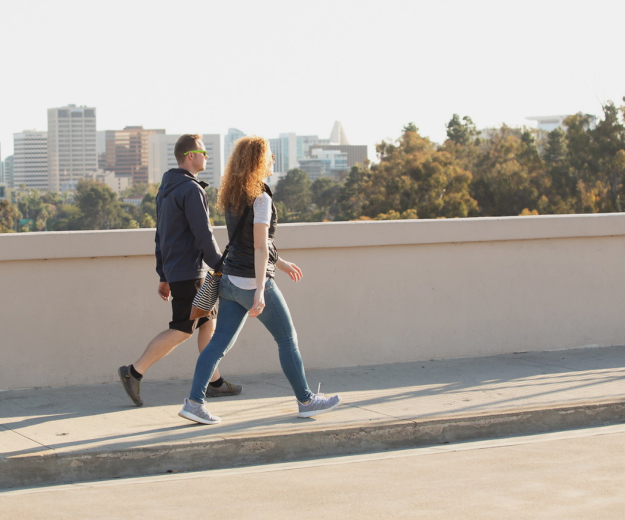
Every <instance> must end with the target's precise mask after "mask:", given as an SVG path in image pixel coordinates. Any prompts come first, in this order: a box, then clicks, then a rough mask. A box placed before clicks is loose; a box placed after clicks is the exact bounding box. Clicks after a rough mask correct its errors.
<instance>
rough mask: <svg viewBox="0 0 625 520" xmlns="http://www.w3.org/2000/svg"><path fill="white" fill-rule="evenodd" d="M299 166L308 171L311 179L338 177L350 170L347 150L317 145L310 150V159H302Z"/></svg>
mask: <svg viewBox="0 0 625 520" xmlns="http://www.w3.org/2000/svg"><path fill="white" fill-rule="evenodd" d="M365 148H366V147H365ZM299 167H300V168H301V169H302V170H304V171H305V172H306V173H308V177H309V178H310V180H311V181H315V180H317V179H318V178H320V177H332V178H335V179H336V178H338V177H339V176H340V174H341V173H345V172H347V171H348V170H349V168H348V166H347V152H341V151H340V150H323V149H321V148H317V147H316V146H315V147H313V148H312V149H311V150H310V158H309V159H300V161H299Z"/></svg>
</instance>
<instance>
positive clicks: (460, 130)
mask: <svg viewBox="0 0 625 520" xmlns="http://www.w3.org/2000/svg"><path fill="white" fill-rule="evenodd" d="M479 135H480V133H479V132H478V131H477V129H476V128H475V125H474V124H473V121H472V120H471V118H470V117H469V116H464V117H463V118H462V120H460V116H459V115H458V114H454V115H453V117H452V118H451V120H450V121H449V123H447V139H449V140H450V141H451V142H453V143H455V144H459V145H461V146H467V145H469V144H472V143H476V144H477V143H479V141H477V138H478V136H479Z"/></svg>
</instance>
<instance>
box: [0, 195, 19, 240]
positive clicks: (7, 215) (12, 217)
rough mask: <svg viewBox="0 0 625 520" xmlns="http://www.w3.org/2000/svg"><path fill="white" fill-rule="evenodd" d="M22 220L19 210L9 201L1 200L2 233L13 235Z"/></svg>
mask: <svg viewBox="0 0 625 520" xmlns="http://www.w3.org/2000/svg"><path fill="white" fill-rule="evenodd" d="M20 218H22V214H21V213H20V212H19V210H18V209H17V208H16V207H15V206H14V205H13V204H11V203H10V202H9V201H8V200H6V199H5V200H0V233H13V232H15V228H16V226H17V222H18V221H19V219H20Z"/></svg>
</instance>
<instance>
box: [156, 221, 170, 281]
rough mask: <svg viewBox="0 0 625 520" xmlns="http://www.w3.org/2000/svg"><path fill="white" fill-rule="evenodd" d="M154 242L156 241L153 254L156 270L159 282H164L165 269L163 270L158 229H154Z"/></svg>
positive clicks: (165, 279)
mask: <svg viewBox="0 0 625 520" xmlns="http://www.w3.org/2000/svg"><path fill="white" fill-rule="evenodd" d="M154 242H155V243H156V248H155V251H154V254H155V255H156V272H157V273H158V276H159V280H160V281H161V282H166V281H167V278H165V271H163V255H162V253H161V239H160V237H159V236H158V229H157V230H156V236H155V237H154Z"/></svg>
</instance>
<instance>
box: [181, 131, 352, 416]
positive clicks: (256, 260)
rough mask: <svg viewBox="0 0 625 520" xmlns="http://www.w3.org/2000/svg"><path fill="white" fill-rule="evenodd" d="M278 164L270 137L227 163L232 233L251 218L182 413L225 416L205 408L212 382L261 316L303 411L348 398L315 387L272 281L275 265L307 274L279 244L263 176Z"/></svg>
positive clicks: (237, 244)
mask: <svg viewBox="0 0 625 520" xmlns="http://www.w3.org/2000/svg"><path fill="white" fill-rule="evenodd" d="M273 162H274V159H273V154H272V153H271V149H270V148H269V141H267V139H263V138H261V137H243V138H241V139H239V140H238V141H237V142H236V144H235V147H234V150H233V152H232V155H231V156H230V159H229V161H228V164H227V166H226V171H225V173H224V178H223V182H222V185H221V188H220V190H219V199H218V203H219V205H220V206H221V207H222V208H223V209H224V211H225V213H226V225H227V227H228V234H229V235H230V236H232V234H233V233H234V230H235V229H236V227H237V224H238V222H239V219H241V218H245V224H244V225H243V228H242V229H241V231H240V233H239V236H238V237H237V238H236V240H235V241H234V243H233V244H232V245H231V246H230V252H229V254H228V258H227V259H226V261H225V263H224V268H223V276H222V279H221V283H220V286H219V319H218V320H217V328H216V330H215V334H214V335H213V338H212V339H211V341H210V343H209V344H208V346H207V347H206V348H205V349H204V350H203V351H202V353H201V354H200V357H199V358H198V360H197V365H196V367H195V375H194V377H193V384H192V386H191V395H190V397H189V398H188V399H185V401H184V406H183V408H182V410H181V411H180V412H179V414H178V415H180V416H181V417H184V418H185V419H189V420H191V421H196V422H199V423H202V424H216V423H219V422H221V419H220V418H219V417H216V416H214V415H211V413H210V412H209V411H208V410H207V409H206V407H205V406H204V396H205V394H206V387H207V385H208V382H209V381H210V378H211V376H212V374H213V372H214V371H215V369H216V368H217V365H218V364H219V361H220V360H221V358H222V357H223V356H224V355H225V354H226V353H227V352H228V350H230V348H231V347H232V345H234V342H235V341H236V339H237V336H238V335H239V332H240V331H241V329H242V328H243V324H244V323H245V320H246V319H247V317H248V315H249V316H251V317H253V318H256V317H257V318H258V319H259V320H260V321H261V322H262V324H263V325H264V326H265V327H266V328H267V330H268V331H269V332H270V333H271V334H272V335H273V337H274V339H275V340H276V342H277V343H278V352H279V355H280V364H281V366H282V370H283V371H284V375H285V376H286V377H287V379H288V380H289V383H290V384H291V387H292V388H293V391H294V392H295V397H296V398H297V402H298V406H299V417H313V416H314V415H318V414H320V413H323V412H328V411H330V410H332V409H334V408H336V407H337V406H338V405H339V403H340V402H341V398H340V397H339V396H338V395H335V396H334V397H325V396H324V395H323V394H313V393H312V392H311V391H310V389H309V388H308V383H307V381H306V375H305V373H304V365H303V364H302V358H301V356H300V352H299V349H298V347H297V333H296V332H295V328H294V327H293V321H292V320H291V314H290V313H289V309H288V307H287V305H286V302H285V301H284V298H283V296H282V293H281V292H280V289H278V286H277V285H276V283H275V282H274V280H273V278H274V275H275V272H276V267H277V268H278V269H280V270H281V271H284V272H285V273H287V274H288V275H289V276H290V277H291V280H293V281H294V282H299V281H300V280H301V279H302V271H301V270H300V268H299V267H297V266H296V265H295V264H292V263H291V262H287V261H286V260H283V259H282V258H280V257H279V256H278V251H277V250H276V246H275V244H274V236H275V232H276V224H277V220H278V219H277V215H276V208H275V206H274V205H273V202H272V200H271V197H272V194H271V190H270V189H269V187H268V186H267V185H266V184H265V183H264V182H263V181H264V180H265V179H266V178H267V177H269V176H270V175H271V174H272V171H273ZM246 208H249V209H248V210H247V213H244V212H245V209H246Z"/></svg>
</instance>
